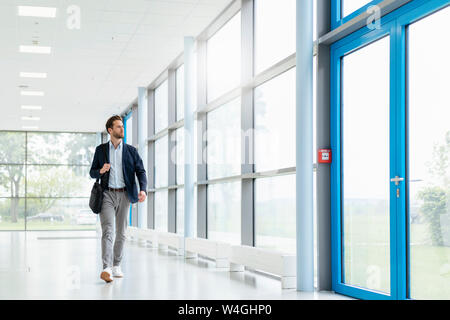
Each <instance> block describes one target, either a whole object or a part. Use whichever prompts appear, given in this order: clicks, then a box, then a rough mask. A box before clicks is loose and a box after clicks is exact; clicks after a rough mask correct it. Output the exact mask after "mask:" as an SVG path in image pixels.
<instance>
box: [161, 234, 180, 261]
mask: <svg viewBox="0 0 450 320" xmlns="http://www.w3.org/2000/svg"><path fill="white" fill-rule="evenodd" d="M158 246H159V247H160V248H161V249H168V248H167V247H171V248H174V249H176V250H177V254H178V255H179V256H182V255H184V236H182V235H179V234H176V233H172V232H158Z"/></svg>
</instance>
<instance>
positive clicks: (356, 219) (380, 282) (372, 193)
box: [332, 25, 397, 299]
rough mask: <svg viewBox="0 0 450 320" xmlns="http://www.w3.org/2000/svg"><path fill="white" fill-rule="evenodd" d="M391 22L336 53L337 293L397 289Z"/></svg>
mask: <svg viewBox="0 0 450 320" xmlns="http://www.w3.org/2000/svg"><path fill="white" fill-rule="evenodd" d="M392 27H393V26H392V25H386V26H384V28H383V29H381V30H377V31H375V32H374V37H373V38H372V39H370V41H369V40H365V41H360V40H359V39H358V38H357V37H356V36H355V39H352V37H350V38H349V39H348V41H346V42H343V43H342V45H341V46H340V47H339V48H338V49H336V50H335V51H334V52H332V55H334V56H333V59H336V60H335V61H336V62H337V63H336V65H335V66H334V71H335V72H336V74H335V77H333V78H335V79H338V81H337V83H336V86H335V89H336V100H335V101H334V102H333V104H335V107H336V109H335V110H334V111H335V113H333V114H332V117H334V120H333V119H332V123H334V124H335V125H336V126H335V127H334V128H332V132H333V133H334V134H335V136H334V139H333V144H334V146H333V145H332V149H333V150H334V151H335V152H337V157H336V158H335V159H337V161H335V162H333V164H332V175H333V177H334V178H335V180H334V183H333V187H332V198H333V201H332V207H333V209H332V210H333V213H332V223H333V226H334V228H333V230H334V232H333V235H332V237H333V239H334V250H333V255H334V258H333V261H334V262H335V263H334V266H335V267H334V270H333V274H334V276H333V278H334V280H333V284H334V288H335V289H334V290H335V291H337V292H340V293H344V294H348V295H351V296H355V297H360V298H367V299H390V298H392V297H393V296H395V294H396V292H395V290H396V271H395V267H396V242H395V239H396V224H395V217H396V211H397V200H396V199H397V197H396V184H395V183H394V181H391V179H392V178H394V179H395V176H396V172H397V171H396V162H395V157H393V156H392V154H394V152H395V150H396V145H397V141H396V139H395V135H392V134H391V132H392V131H393V129H392V127H393V126H395V119H396V117H395V108H392V107H391V105H392V102H393V101H394V100H393V99H394V98H393V97H392V95H391V81H392V77H391V74H392V70H391V69H392V68H393V65H392V63H391V61H392V57H393V49H394V48H393V46H392V41H393V39H392V37H391V28H392ZM393 221H394V223H393ZM393 271H394V272H393ZM393 288H394V289H393Z"/></svg>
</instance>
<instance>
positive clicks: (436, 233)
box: [417, 131, 450, 246]
mask: <svg viewBox="0 0 450 320" xmlns="http://www.w3.org/2000/svg"><path fill="white" fill-rule="evenodd" d="M449 152H450V131H448V132H447V133H446V135H445V143H444V144H442V145H438V144H435V145H434V146H433V157H432V159H433V160H432V161H431V162H429V163H428V171H429V173H430V175H431V177H432V185H431V186H427V187H425V188H424V189H422V190H420V191H419V192H418V194H417V196H418V198H419V199H421V200H423V204H422V206H421V208H420V211H421V214H422V215H423V216H424V217H425V220H426V222H427V224H428V226H429V232H430V236H431V241H432V244H433V245H434V246H442V245H444V241H443V237H442V229H441V218H440V216H441V215H442V214H446V213H447V203H448V199H449V195H450V176H449V174H448V168H449V164H450V159H449Z"/></svg>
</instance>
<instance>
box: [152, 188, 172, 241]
mask: <svg viewBox="0 0 450 320" xmlns="http://www.w3.org/2000/svg"><path fill="white" fill-rule="evenodd" d="M168 218H169V214H168V192H167V190H162V191H157V192H155V230H157V231H163V232H168V231H169V229H168V228H169V226H168Z"/></svg>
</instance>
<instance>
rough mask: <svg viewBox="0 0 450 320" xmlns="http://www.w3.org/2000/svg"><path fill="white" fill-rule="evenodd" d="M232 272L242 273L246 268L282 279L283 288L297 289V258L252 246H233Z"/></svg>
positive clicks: (231, 257) (231, 250)
mask: <svg viewBox="0 0 450 320" xmlns="http://www.w3.org/2000/svg"><path fill="white" fill-rule="evenodd" d="M229 260H230V272H242V271H244V270H245V269H244V266H247V267H250V268H252V269H255V270H261V271H265V272H268V273H271V274H274V275H277V276H279V277H281V288H282V289H290V288H295V287H296V256H295V255H288V254H285V253H283V252H279V251H275V250H270V249H262V248H255V247H250V246H243V245H241V246H231V248H230V257H229Z"/></svg>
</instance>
